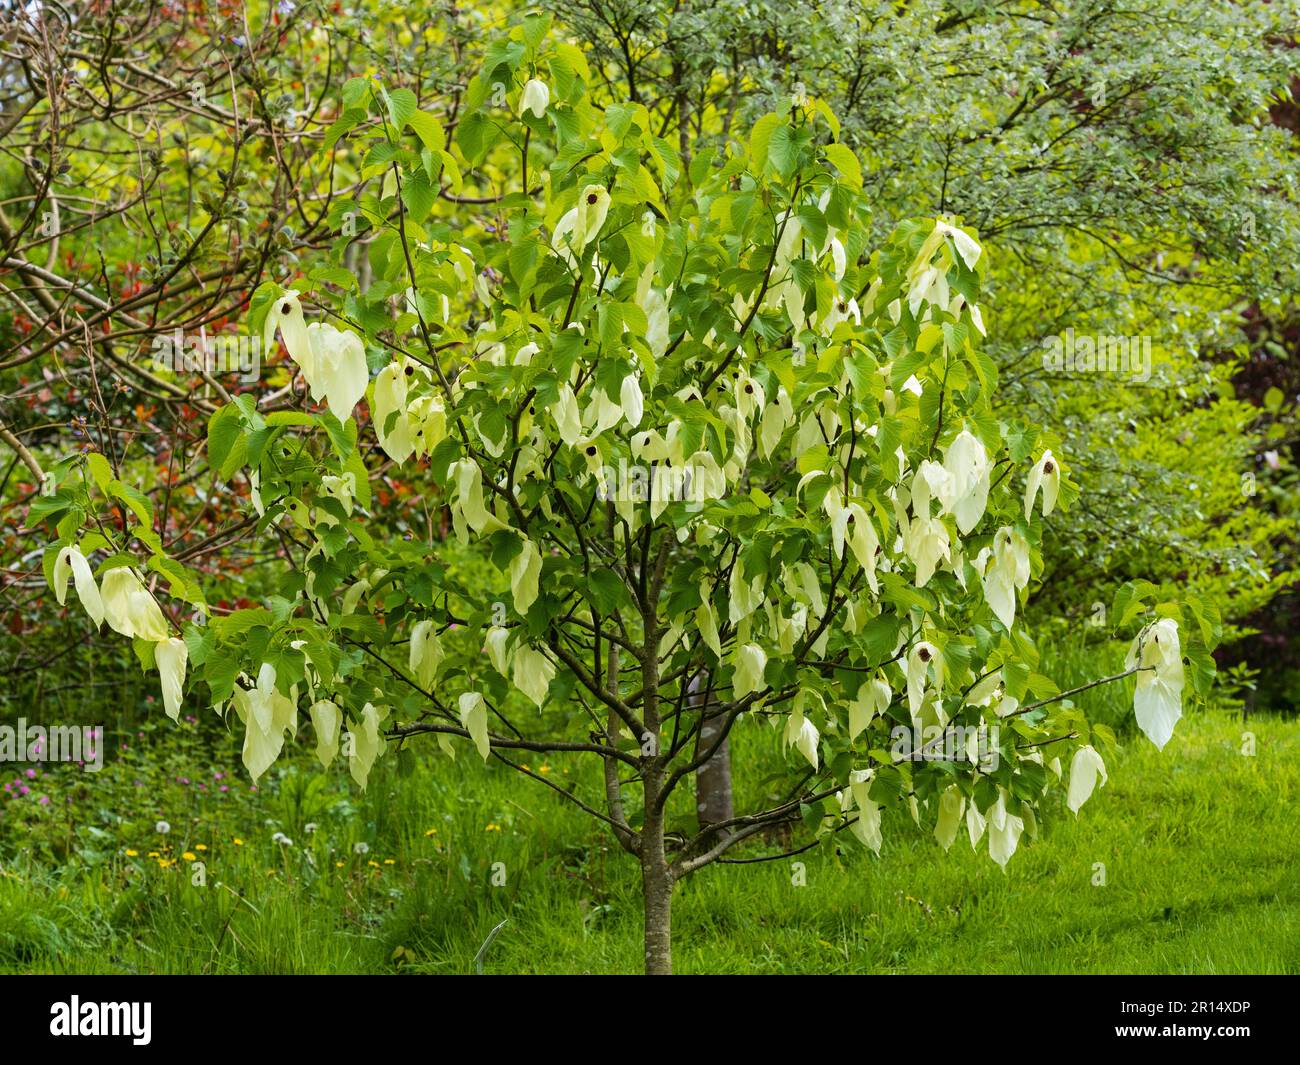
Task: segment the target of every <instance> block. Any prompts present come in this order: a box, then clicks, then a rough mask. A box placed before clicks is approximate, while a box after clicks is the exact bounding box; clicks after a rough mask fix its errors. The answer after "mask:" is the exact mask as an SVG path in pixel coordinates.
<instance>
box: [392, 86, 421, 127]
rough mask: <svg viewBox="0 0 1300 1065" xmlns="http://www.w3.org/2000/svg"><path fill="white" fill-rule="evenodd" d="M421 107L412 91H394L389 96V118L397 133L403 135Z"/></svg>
mask: <svg viewBox="0 0 1300 1065" xmlns="http://www.w3.org/2000/svg"><path fill="white" fill-rule="evenodd" d="M419 107H420V104H419V101H418V100H416V98H415V93H413V92H411V90H410V89H394V90H393V91H392V92H390V93H389V94H388V117H389V118H391V119H392V121H393V127H394V129H395V130H396V132H398V133H401V132H402V130H404V129H405V128H406V124H407V123H408V122H409V121H410V120H411V116H412V115H414V114H415V113H416V111H418V110H419ZM417 132H418V131H417Z"/></svg>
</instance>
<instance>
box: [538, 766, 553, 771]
mask: <svg viewBox="0 0 1300 1065" xmlns="http://www.w3.org/2000/svg"><path fill="white" fill-rule="evenodd" d="M550 771H551V767H550V766H549V765H544V766H541V767H540V768H539V769H538V770H537V772H539V773H549V772H550Z"/></svg>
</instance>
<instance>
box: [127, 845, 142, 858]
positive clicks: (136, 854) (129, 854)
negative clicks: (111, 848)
mask: <svg viewBox="0 0 1300 1065" xmlns="http://www.w3.org/2000/svg"><path fill="white" fill-rule="evenodd" d="M126 856H127V857H128V858H138V857H140V852H139V851H133V850H131V848H129V847H128V848H127V851H126Z"/></svg>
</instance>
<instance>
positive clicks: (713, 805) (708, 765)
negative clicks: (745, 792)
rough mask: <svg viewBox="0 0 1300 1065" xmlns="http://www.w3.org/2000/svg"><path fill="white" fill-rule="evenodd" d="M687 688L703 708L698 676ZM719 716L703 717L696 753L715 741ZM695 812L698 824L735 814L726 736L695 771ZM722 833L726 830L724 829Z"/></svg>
mask: <svg viewBox="0 0 1300 1065" xmlns="http://www.w3.org/2000/svg"><path fill="white" fill-rule="evenodd" d="M689 691H690V693H691V698H692V702H693V703H694V704H695V706H696V707H697V708H698V710H699V712H700V713H701V714H703V713H704V712H705V711H706V709H715V710H716V706H715V707H711V708H706V707H705V706H704V699H705V698H706V697H707V696H706V695H705V693H704V688H703V685H702V684H701V682H700V678H699V676H696V677H694V678H693V679H692V680H691V683H690V687H689ZM723 720H724V719H723V718H722V717H721V716H719V717H715V718H711V719H706V720H705V721H704V722H703V723H702V724H701V726H700V735H699V738H698V740H697V741H696V745H695V750H696V753H700V752H703V751H707V750H708V749H709V748H710V747H712V746H713V744H714V743H715V742H716V741H717V738H718V733H719V732H720V731H721V729H722V726H723ZM695 813H696V816H697V818H698V820H699V823H700V827H701V828H706V827H707V826H709V825H716V824H718V823H719V822H720V821H730V820H731V818H732V817H734V816H735V812H734V808H733V806H732V802H731V741H730V739H725V740H723V741H722V745H721V746H720V747H719V748H718V749H717V751H715V752H714V754H713V757H712V758H710V759H709V760H708V761H707V762H705V763H704V764H703V765H702V766H700V768H699V769H698V770H696V773H695ZM723 834H725V833H723Z"/></svg>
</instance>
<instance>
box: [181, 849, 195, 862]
mask: <svg viewBox="0 0 1300 1065" xmlns="http://www.w3.org/2000/svg"><path fill="white" fill-rule="evenodd" d="M181 857H182V858H184V859H185V860H186V861H187V862H197V861H198V860H199V856H198V855H197V854H195V853H194V852H193V851H186V852H185V853H184V854H182V855H181Z"/></svg>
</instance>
